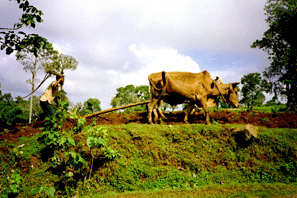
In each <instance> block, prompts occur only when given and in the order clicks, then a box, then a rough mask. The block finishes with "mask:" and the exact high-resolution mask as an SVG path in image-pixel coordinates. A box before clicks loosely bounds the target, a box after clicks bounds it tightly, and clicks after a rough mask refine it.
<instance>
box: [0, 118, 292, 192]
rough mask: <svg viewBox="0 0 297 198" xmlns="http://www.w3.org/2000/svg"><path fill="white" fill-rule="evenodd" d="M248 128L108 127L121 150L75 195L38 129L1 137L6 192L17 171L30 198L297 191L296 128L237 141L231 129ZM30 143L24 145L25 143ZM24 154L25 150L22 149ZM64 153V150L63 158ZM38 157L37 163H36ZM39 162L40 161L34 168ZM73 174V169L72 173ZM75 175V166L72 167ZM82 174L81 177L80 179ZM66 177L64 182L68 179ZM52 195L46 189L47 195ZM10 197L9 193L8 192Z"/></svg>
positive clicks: (0, 182) (81, 147)
mask: <svg viewBox="0 0 297 198" xmlns="http://www.w3.org/2000/svg"><path fill="white" fill-rule="evenodd" d="M240 126H242V125H228V124H227V125H220V124H216V125H211V126H208V125H201V124H189V125H173V126H168V125H147V124H127V125H118V126H103V127H104V128H106V129H107V136H106V140H107V142H108V146H109V147H110V148H112V149H114V150H115V151H117V152H118V153H119V154H120V157H119V158H118V159H116V160H113V161H106V160H104V159H103V158H100V156H99V158H97V159H95V161H94V168H93V171H92V176H91V178H90V179H87V178H85V179H84V178H80V179H78V180H77V183H76V185H75V186H72V191H69V192H68V194H67V193H66V194H63V193H62V192H60V191H59V190H58V189H59V186H58V185H61V184H59V181H61V180H60V179H61V177H60V176H58V175H57V174H55V172H53V171H49V168H50V167H51V166H50V163H49V162H48V161H45V162H43V161H42V154H41V150H42V149H43V148H44V147H45V146H44V145H43V144H41V143H40V142H39V141H38V137H39V136H40V135H39V134H36V135H34V136H32V137H30V138H26V137H22V138H20V139H19V140H18V141H17V142H9V141H2V142H0V148H2V147H5V148H7V150H8V151H9V152H8V154H7V155H5V156H4V155H0V163H1V166H0V167H1V168H0V174H1V179H0V189H1V190H0V191H2V194H1V196H4V195H5V194H7V193H9V187H10V186H12V183H11V181H10V180H9V179H8V178H10V177H11V176H12V174H13V173H12V170H20V176H21V177H22V179H23V182H22V184H21V185H20V187H19V188H18V195H19V196H20V197H26V196H27V195H28V194H29V193H30V192H31V190H32V189H33V188H35V187H36V186H39V185H41V184H44V185H45V186H46V187H55V188H56V189H57V191H56V195H58V196H62V195H63V196H75V195H76V196H78V197H99V196H101V197H199V196H200V197H271V196H272V195H273V196H279V195H294V194H297V174H296V168H297V143H296V142H297V141H296V140H297V130H296V129H267V128H262V127H260V128H259V131H258V136H257V137H256V138H255V139H254V141H253V142H252V143H251V144H250V145H249V146H248V147H246V148H242V147H240V146H238V145H237V143H236V141H235V139H234V138H233V136H232V130H233V129H234V128H238V127H240ZM90 128H92V126H88V127H85V128H84V129H83V130H82V132H81V133H77V134H74V135H73V138H74V139H76V140H78V144H77V146H76V148H75V151H77V152H80V153H81V154H82V156H83V157H84V158H85V160H86V161H88V162H90V161H91V159H90V158H88V157H90V155H89V154H88V149H87V147H86V146H85V144H86V143H85V139H86V134H87V130H88V129H90ZM22 144H25V145H24V146H23V147H20V148H18V146H19V145H22ZM20 151H22V152H20ZM62 155H63V153H62V154H61V155H60V157H63V156H62ZM33 158H37V161H36V162H35V163H34V165H33V164H32V163H33ZM32 165H33V166H32ZM68 171H69V170H68ZM71 171H72V172H74V173H75V170H71ZM73 179H75V178H73ZM63 181H64V180H63ZM43 195H45V194H43ZM4 197H5V196H4Z"/></svg>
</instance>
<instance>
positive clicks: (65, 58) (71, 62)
mask: <svg viewBox="0 0 297 198" xmlns="http://www.w3.org/2000/svg"><path fill="white" fill-rule="evenodd" d="M77 65H78V62H77V60H76V59H75V58H74V57H72V56H70V55H65V54H59V53H55V54H54V56H52V57H51V61H49V62H47V63H45V64H44V69H45V71H51V72H53V73H61V74H64V70H65V69H71V70H76V68H77Z"/></svg>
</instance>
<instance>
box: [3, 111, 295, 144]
mask: <svg viewBox="0 0 297 198" xmlns="http://www.w3.org/2000/svg"><path fill="white" fill-rule="evenodd" d="M164 115H165V116H166V118H167V119H163V120H162V121H161V122H162V124H170V125H175V124H184V123H183V119H184V112H172V113H164ZM92 119H96V124H97V125H119V124H128V123H138V124H146V123H147V113H146V112H139V113H136V114H122V113H107V114H102V115H99V116H94V117H90V118H87V123H86V124H90V123H91V122H92ZM210 119H211V120H212V122H218V123H220V124H227V123H229V124H252V125H256V126H264V127H268V128H297V113H294V114H291V113H261V112H246V111H243V112H241V113H235V112H233V111H227V110H225V111H218V112H212V113H210ZM189 122H190V123H195V124H206V122H205V116H204V115H203V113H199V114H193V115H190V116H189ZM74 124H75V122H74V120H71V119H69V120H67V121H66V122H65V123H64V129H66V130H67V129H70V128H71V127H72V126H73V125H74ZM43 125H44V122H35V123H32V124H22V125H17V126H10V127H9V128H2V129H0V133H1V134H2V135H1V136H0V141H2V140H4V139H6V140H12V141H15V140H16V139H18V138H19V137H21V136H26V137H30V136H32V135H33V134H35V133H40V132H41V130H40V128H41V127H42V126H43Z"/></svg>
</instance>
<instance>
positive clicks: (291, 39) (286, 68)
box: [251, 0, 297, 111]
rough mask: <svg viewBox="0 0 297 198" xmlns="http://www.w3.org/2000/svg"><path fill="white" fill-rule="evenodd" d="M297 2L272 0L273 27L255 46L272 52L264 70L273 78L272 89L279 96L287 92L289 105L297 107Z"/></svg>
mask: <svg viewBox="0 0 297 198" xmlns="http://www.w3.org/2000/svg"><path fill="white" fill-rule="evenodd" d="M296 9H297V2H296V1H290V0H268V1H267V3H266V6H265V8H264V10H265V11H266V15H267V19H266V22H267V23H268V25H269V29H268V30H266V31H265V32H264V34H263V38H262V39H261V40H256V41H255V42H254V43H253V44H252V46H251V47H253V48H256V47H258V48H260V49H262V50H264V51H266V52H267V53H268V58H269V59H271V60H272V61H271V64H270V67H268V68H266V70H265V71H264V72H263V74H264V77H265V78H266V79H267V80H268V81H269V82H270V86H269V89H270V91H271V93H274V95H275V97H277V96H280V95H286V96H287V99H288V101H287V107H288V108H289V109H290V110H292V111H296V108H297V90H296V81H297V72H296V60H297V41H296V38H295V36H294V35H296V33H297V26H296V20H297V13H296Z"/></svg>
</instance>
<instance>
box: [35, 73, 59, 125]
mask: <svg viewBox="0 0 297 198" xmlns="http://www.w3.org/2000/svg"><path fill="white" fill-rule="evenodd" d="M49 73H50V74H53V73H51V72H49ZM55 75H56V81H53V82H52V83H51V84H50V85H49V86H48V87H47V89H46V90H45V92H44V93H43V94H42V96H41V98H40V106H41V108H42V110H43V114H35V115H34V117H35V119H38V120H44V118H45V117H47V116H53V115H55V112H56V111H55V107H54V106H53V101H55V102H56V104H57V105H58V104H59V101H58V99H57V95H58V93H59V92H60V91H61V89H62V88H61V87H62V85H63V84H64V76H63V75H62V74H55Z"/></svg>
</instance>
